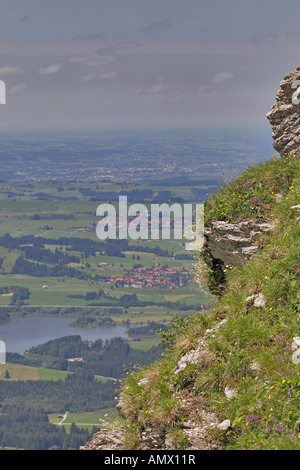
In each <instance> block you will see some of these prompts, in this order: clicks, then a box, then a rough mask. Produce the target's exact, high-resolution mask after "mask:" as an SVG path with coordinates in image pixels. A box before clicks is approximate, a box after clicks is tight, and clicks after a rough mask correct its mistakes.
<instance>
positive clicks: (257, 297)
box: [246, 293, 267, 307]
mask: <svg viewBox="0 0 300 470" xmlns="http://www.w3.org/2000/svg"><path fill="white" fill-rule="evenodd" d="M246 302H247V303H248V304H253V305H254V307H265V305H266V302H267V301H266V298H265V296H264V294H262V293H260V294H254V295H250V296H249V297H247V299H246Z"/></svg>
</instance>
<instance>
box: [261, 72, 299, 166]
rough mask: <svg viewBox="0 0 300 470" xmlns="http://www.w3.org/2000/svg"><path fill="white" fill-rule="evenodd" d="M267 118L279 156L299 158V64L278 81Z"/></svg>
mask: <svg viewBox="0 0 300 470" xmlns="http://www.w3.org/2000/svg"><path fill="white" fill-rule="evenodd" d="M267 119H268V120H269V122H270V124H271V126H272V137H273V146H274V149H275V150H276V151H277V152H278V153H279V154H280V155H281V157H283V156H284V155H285V154H287V155H296V157H297V158H300V66H298V67H297V68H296V69H295V70H293V71H291V72H289V73H288V74H287V75H286V76H285V77H284V79H283V80H282V81H281V82H280V89H279V90H278V92H277V94H276V103H275V104H273V106H272V107H271V109H270V111H269V112H268V114H267Z"/></svg>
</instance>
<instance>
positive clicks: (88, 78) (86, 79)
mask: <svg viewBox="0 0 300 470" xmlns="http://www.w3.org/2000/svg"><path fill="white" fill-rule="evenodd" d="M95 77H96V74H95V73H89V74H88V75H84V77H80V78H79V80H80V81H81V82H90V81H91V80H93V78H95Z"/></svg>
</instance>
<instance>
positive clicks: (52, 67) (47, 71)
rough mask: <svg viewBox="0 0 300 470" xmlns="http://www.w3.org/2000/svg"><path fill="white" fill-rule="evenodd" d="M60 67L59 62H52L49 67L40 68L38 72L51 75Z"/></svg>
mask: <svg viewBox="0 0 300 470" xmlns="http://www.w3.org/2000/svg"><path fill="white" fill-rule="evenodd" d="M60 69H61V64H58V63H57V64H52V65H49V67H45V68H41V69H40V70H39V73H40V74H41V75H51V74H53V73H57V72H58V71H59V70H60Z"/></svg>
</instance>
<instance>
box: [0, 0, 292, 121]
mask: <svg viewBox="0 0 300 470" xmlns="http://www.w3.org/2000/svg"><path fill="white" fill-rule="evenodd" d="M0 7H1V13H0V79H2V80H4V81H5V83H6V88H7V95H6V105H0V125H1V128H2V129H4V130H5V129H8V130H9V129H12V130H14V129H15V130H20V129H21V130H22V129H24V130H27V129H28V130H34V129H56V128H60V129H74V130H76V129H98V128H118V127H123V128H126V127H130V128H135V127H146V128H147V127H157V126H162V127H189V126H192V127H215V126H221V127H224V126H245V127H247V126H259V127H264V126H266V128H268V126H269V124H268V123H267V122H266V118H265V115H266V113H267V112H268V110H269V108H270V106H271V105H272V104H273V102H274V101H275V94H276V91H277V89H278V87H279V82H280V81H281V80H282V78H283V77H284V75H285V74H286V73H288V72H289V71H290V70H292V69H294V68H295V67H296V66H298V65H299V63H300V23H299V13H300V3H299V0H286V1H285V2H283V1H282V0H280V1H279V0H251V2H250V1H249V0H1V4H0Z"/></svg>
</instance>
